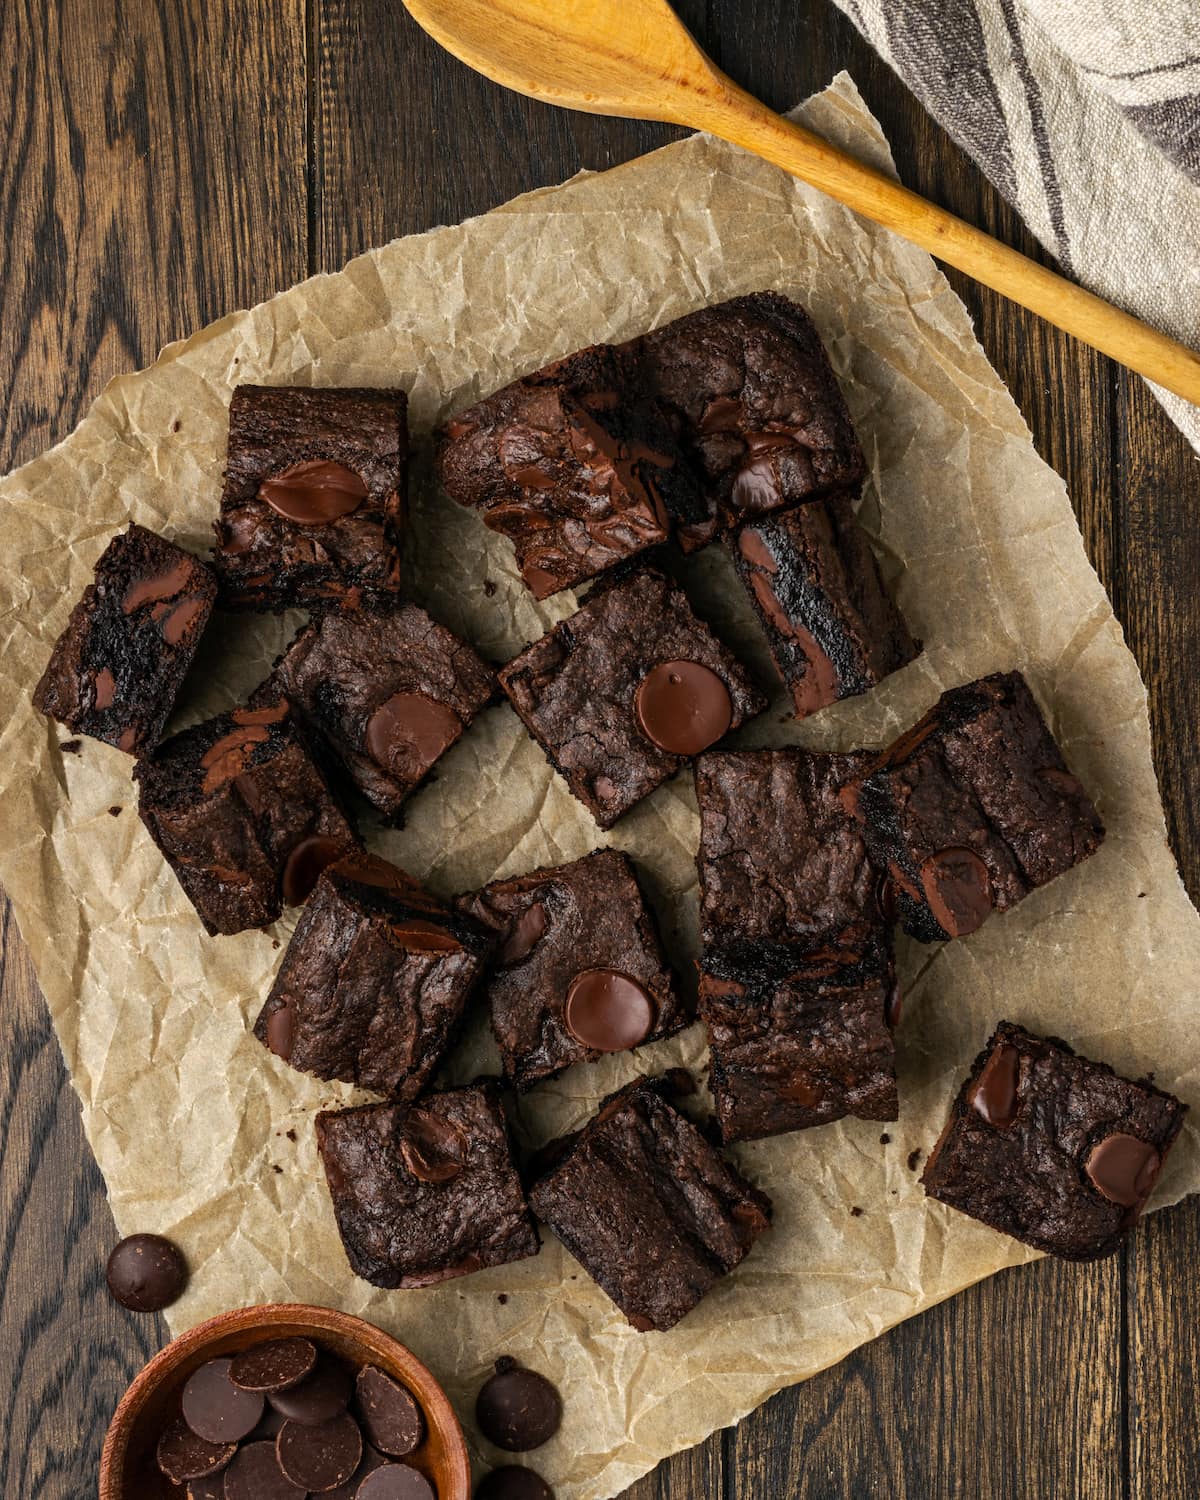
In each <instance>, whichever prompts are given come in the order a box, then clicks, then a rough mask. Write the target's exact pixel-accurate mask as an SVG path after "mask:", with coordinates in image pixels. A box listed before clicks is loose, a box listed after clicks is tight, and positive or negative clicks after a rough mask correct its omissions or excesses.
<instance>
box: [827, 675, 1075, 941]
mask: <svg viewBox="0 0 1200 1500" xmlns="http://www.w3.org/2000/svg"><path fill="white" fill-rule="evenodd" d="M842 796H843V799H844V801H845V803H846V806H847V808H848V809H850V810H851V811H853V812H854V813H855V814H856V815H857V816H858V817H859V818H860V820H861V821H862V825H863V830H864V833H865V835H866V840H867V845H868V847H869V848H870V850H871V853H872V855H873V857H874V858H875V861H876V863H877V864H879V866H880V867H881V868H886V869H887V871H888V873H889V876H890V881H891V885H892V888H893V890H894V892H895V895H896V898H897V902H898V909H899V916H900V920H901V923H902V925H903V927H904V929H905V931H906V932H908V933H910V934H911V935H912V936H913V937H915V938H920V939H921V940H922V941H923V942H927V943H931V942H939V941H941V940H942V939H944V938H952V937H961V936H963V935H964V934H966V933H969V932H974V931H975V930H976V928H978V927H979V926H980V925H981V924H982V923H983V921H984V920H985V918H986V917H988V916H989V915H990V914H991V913H992V912H993V911H1007V910H1008V909H1009V907H1011V906H1015V905H1016V903H1017V902H1018V901H1020V900H1021V898H1022V897H1023V896H1027V895H1028V894H1029V892H1030V891H1031V890H1034V889H1035V888H1036V887H1037V886H1041V885H1045V884H1046V883H1047V882H1048V881H1050V880H1053V879H1054V878H1055V876H1056V875H1061V874H1063V873H1064V872H1065V871H1067V870H1069V869H1071V868H1072V866H1074V865H1077V864H1079V863H1080V862H1081V861H1083V860H1085V859H1087V857H1088V856H1089V855H1090V854H1094V853H1095V851H1096V850H1097V849H1098V848H1099V847H1100V844H1101V842H1102V841H1103V838H1104V827H1103V824H1102V823H1101V822H1100V818H1099V815H1098V814H1097V812H1096V809H1095V808H1094V807H1093V806H1092V802H1091V799H1090V798H1089V797H1088V795H1087V793H1086V792H1085V791H1084V789H1083V787H1082V786H1081V785H1080V783H1079V781H1078V780H1077V778H1076V777H1074V776H1072V775H1071V773H1070V772H1069V771H1068V770H1067V767H1066V765H1065V763H1064V761H1063V758H1062V755H1061V753H1060V751H1059V748H1058V746H1057V745H1056V744H1055V742H1054V739H1053V737H1052V736H1051V734H1050V731H1049V729H1047V727H1046V724H1045V721H1044V720H1043V718H1042V715H1041V711H1040V709H1039V708H1038V706H1037V703H1036V702H1035V701H1034V697H1033V694H1032V693H1031V692H1030V691H1029V686H1028V684H1027V683H1026V681H1025V679H1024V678H1023V677H1022V676H1021V674H1020V673H1019V672H1005V673H995V674H994V675H993V676H991V677H983V678H980V679H979V681H977V682H970V683H967V684H966V685H965V686H963V687H956V688H951V689H950V690H949V691H948V692H945V693H943V694H942V696H941V698H940V699H939V700H938V701H937V703H936V704H935V705H934V706H933V708H931V709H930V711H929V712H928V713H927V714H926V715H925V717H924V718H923V719H922V720H921V721H920V722H919V723H918V724H916V725H914V726H913V728H912V729H910V730H909V731H908V732H907V734H904V735H901V737H900V738H899V739H898V740H897V741H896V743H895V744H894V745H892V746H891V748H890V749H888V750H885V751H884V752H883V754H881V755H879V756H877V757H875V758H874V759H873V760H871V761H870V762H869V763H868V764H867V765H866V766H865V767H864V768H863V769H862V771H861V772H860V773H859V775H858V776H857V778H856V779H855V780H853V781H852V782H850V783H849V784H848V785H847V786H846V788H845V790H844V791H843V793H842Z"/></svg>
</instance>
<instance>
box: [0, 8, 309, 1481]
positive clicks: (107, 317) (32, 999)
mask: <svg viewBox="0 0 1200 1500" xmlns="http://www.w3.org/2000/svg"><path fill="white" fill-rule="evenodd" d="M304 67H305V57H304V32H303V25H302V0H294V3H293V0H286V3H279V0H276V3H273V4H271V5H269V6H268V5H263V6H261V7H260V6H259V5H258V4H257V3H253V0H238V3H236V4H230V5H216V4H208V3H206V0H158V3H151V0H126V3H121V4H118V5H115V6H109V5H94V4H89V3H86V0H9V3H7V4H5V5H2V6H0V79H2V80H3V87H2V88H0V138H2V139H3V140H4V141H5V143H6V149H5V151H4V153H3V154H0V205H3V217H4V223H5V225H6V228H7V231H8V232H7V233H6V234H5V235H3V236H2V237H0V392H3V393H5V394H6V395H7V397H8V399H6V400H4V401H3V402H0V472H2V471H3V470H5V469H7V468H9V467H10V466H11V465H13V464H15V463H18V462H20V461H21V460H23V459H26V458H30V457H32V456H33V455H34V454H35V453H37V452H38V451H40V450H41V449H42V448H44V447H45V446H47V445H48V444H49V443H52V442H54V441H56V440H57V439H59V438H60V437H63V436H64V435H65V434H66V433H67V432H68V431H69V430H70V429H71V428H72V427H73V426H74V425H75V423H76V422H77V421H78V420H79V418H80V417H81V416H82V415H83V413H84V411H85V410H86V408H87V405H88V404H89V402H90V401H91V399H92V398H93V396H95V395H96V394H97V393H98V391H99V390H100V389H101V387H102V386H103V385H104V383H105V382H106V381H107V380H108V379H109V378H110V377H111V376H112V375H114V374H117V373H118V372H121V371H125V370H129V369H132V368H136V367H137V366H138V365H142V364H145V363H147V362H148V361H149V360H151V359H152V358H153V357H154V355H155V354H156V353H157V352H158V349H159V347H160V346H161V345H162V344H163V343H165V342H167V341H168V340H170V339H172V338H177V337H179V336H181V335H183V334H186V333H188V332H190V331H191V330H192V329H194V328H198V327H200V326H202V325H203V324H204V323H206V322H208V321H210V320H211V319H212V318H214V317H216V316H218V315H219V314H220V313H223V312H225V311H227V310H228V309H229V308H230V307H234V306H237V305H238V304H245V303H252V302H256V301H258V300H260V299H261V298H263V297H266V296H269V295H270V294H271V293H272V292H274V291H276V290H278V289H279V288H281V287H285V286H288V285H289V284H290V283H292V282H293V281H295V280H296V279H297V278H298V277H299V276H301V275H303V274H304V271H305V267H306V224H305V214H304V207H303V205H304V201H305V196H304V195H305V174H304V162H305V153H304V134H305V100H304V88H303V83H304ZM264 98H269V99H270V100H271V108H270V109H269V110H266V111H264V110H262V109H261V107H260V105H261V101H262V100H263V99H264ZM0 994H2V997H3V999H2V1005H3V1012H4V1016H5V1045H4V1050H3V1054H2V1055H0V1493H3V1494H4V1495H12V1496H17V1495H20V1496H23V1497H26V1500H79V1497H81V1496H85V1495H90V1494H93V1493H94V1491H95V1483H96V1472H97V1469H98V1465H99V1452H100V1444H101V1441H102V1439H103V1436H104V1431H105V1428H106V1427H107V1425H108V1420H109V1418H110V1416H111V1415H112V1410H113V1407H114V1406H115V1405H116V1402H117V1400H118V1398H119V1397H120V1395H121V1392H122V1391H123V1390H124V1388H125V1386H126V1385H127V1384H128V1382H129V1380H130V1379H131V1378H132V1376H133V1375H134V1374H135V1373H136V1371H137V1369H138V1368H139V1367H140V1366H141V1365H142V1364H143V1363H144V1362H145V1361H146V1359H147V1358H149V1356H150V1355H151V1354H152V1353H153V1352H154V1350H155V1349H156V1348H157V1347H158V1345H159V1344H160V1343H161V1342H162V1340H163V1337H164V1332H165V1329H164V1325H163V1324H162V1323H161V1320H159V1319H157V1318H138V1317H136V1316H134V1315H132V1314H126V1313H123V1312H122V1311H121V1310H120V1309H119V1308H118V1307H117V1306H116V1305H115V1304H114V1303H112V1301H111V1300H110V1299H109V1298H108V1296H107V1295H106V1293H105V1292H104V1289H103V1269H104V1260H105V1258H106V1256H107V1254H108V1250H109V1248H110V1247H111V1244H112V1242H113V1239H114V1231H113V1225H112V1219H111V1216H110V1214H109V1211H108V1207H107V1205H106V1203H105V1200H104V1187H103V1183H102V1181H101V1179H100V1175H99V1173H98V1171H97V1170H96V1166H95V1163H94V1161H93V1160H92V1157H91V1154H90V1152H89V1151H88V1149H87V1145H86V1143H85V1141H84V1139H83V1133H82V1130H81V1128H80V1122H79V1107H78V1104H77V1102H76V1100H75V1096H74V1095H73V1093H72V1092H71V1090H70V1087H69V1084H68V1082H67V1079H66V1075H65V1073H64V1070H63V1066H62V1059H61V1057H60V1054H59V1051H58V1044H57V1042H56V1041H55V1039H54V1035H53V1032H52V1030H51V1026H50V1021H49V1017H48V1015H47V1012H46V1007H45V1003H44V1001H43V1000H42V997H41V995H40V993H39V991H38V987H37V983H36V980H35V978H34V976H33V973H32V970H31V968H30V966H29V962H28V958H27V955H26V953H25V950H24V947H23V945H22V944H21V942H20V940H19V938H18V936H17V933H16V927H15V924H14V923H13V921H12V919H11V913H10V912H9V911H8V909H7V906H6V907H5V910H4V916H3V925H2V927H0Z"/></svg>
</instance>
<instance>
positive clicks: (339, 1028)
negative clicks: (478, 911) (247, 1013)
mask: <svg viewBox="0 0 1200 1500" xmlns="http://www.w3.org/2000/svg"><path fill="white" fill-rule="evenodd" d="M490 948H491V937H490V935H489V934H488V933H487V932H485V931H484V930H483V929H482V928H480V927H478V926H477V925H476V924H475V923H474V922H472V921H471V920H470V919H469V918H468V917H465V916H462V915H459V914H457V913H454V912H451V911H448V910H447V909H446V908H445V907H444V906H442V905H441V904H440V903H439V902H438V901H436V900H435V899H434V898H433V897H432V896H430V895H428V894H427V893H426V892H425V891H423V890H422V889H421V887H420V886H419V885H418V884H417V883H416V881H414V880H413V879H412V878H411V877H410V876H408V875H406V874H405V873H404V871H403V870H399V869H397V868H396V866H395V865H391V864H388V863H387V862H386V861H385V860H382V859H377V858H375V857H374V856H373V855H369V854H353V855H351V856H349V858H346V859H342V860H339V861H338V863H337V864H334V865H330V866H329V867H328V868H327V869H325V870H324V871H323V872H322V874H321V876H320V878H319V879H318V881H317V883H316V886H315V887H314V889H313V893H312V895H311V896H310V897H309V898H308V901H307V902H306V903H305V907H304V911H303V912H302V913H301V916H300V920H299V922H298V923H297V924H296V930H295V932H294V933H293V934H292V940H291V942H290V943H289V944H288V946H287V951H286V952H285V953H284V955H283V962H282V964H281V965H280V967H279V972H278V974H277V975H276V978H275V983H274V985H272V987H271V993H270V995H269V996H268V997H267V1001H266V1004H265V1005H264V1006H263V1008H262V1011H261V1012H260V1013H259V1017H258V1020H257V1021H256V1022H255V1024H254V1034H255V1036H256V1037H258V1039H259V1041H260V1042H262V1044H263V1046H265V1047H269V1048H270V1050H271V1051H272V1052H274V1053H275V1055H276V1056H277V1057H281V1058H283V1060H284V1062H288V1063H290V1064H291V1065H292V1067H293V1068H298V1069H299V1070H300V1071H301V1072H302V1073H314V1074H315V1075H316V1076H317V1077H318V1078H332V1079H338V1080H340V1081H341V1082H343V1083H357V1084H358V1085H359V1086H360V1087H362V1088H366V1089H374V1090H375V1092H376V1093H380V1094H390V1095H392V1096H393V1097H395V1098H397V1099H399V1100H401V1101H407V1100H409V1099H415V1098H416V1096H417V1095H418V1094H419V1093H420V1092H421V1091H422V1089H424V1088H425V1087H426V1086H427V1085H428V1083H429V1081H430V1079H431V1078H432V1076H433V1073H434V1071H435V1069H436V1068H437V1067H438V1064H439V1063H440V1062H441V1060H442V1058H443V1057H444V1056H445V1055H446V1051H447V1049H448V1047H449V1046H450V1043H451V1042H452V1040H453V1039H454V1037H455V1035H456V1033H457V1031H458V1028H459V1024H460V1022H461V1020H462V1016H463V1010H464V1008H465V1006H466V1002H467V996H468V995H469V994H470V992H471V990H472V988H473V986H474V985H475V982H476V980H477V979H478V978H479V976H480V974H481V973H482V971H483V964H484V959H485V957H486V955H487V953H488V951H489V950H490Z"/></svg>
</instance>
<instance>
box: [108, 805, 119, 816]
mask: <svg viewBox="0 0 1200 1500" xmlns="http://www.w3.org/2000/svg"><path fill="white" fill-rule="evenodd" d="M108 815H109V817H110V818H119V817H120V816H121V809H120V808H119V807H118V806H117V805H116V803H113V805H112V807H110V808H109V810H108Z"/></svg>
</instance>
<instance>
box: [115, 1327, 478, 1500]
mask: <svg viewBox="0 0 1200 1500" xmlns="http://www.w3.org/2000/svg"><path fill="white" fill-rule="evenodd" d="M305 1345H307V1346H308V1347H307V1348H305ZM309 1350H311V1356H310V1354H309ZM310 1358H311V1364H310V1366H309V1369H308V1371H307V1373H305V1374H303V1375H301V1376H299V1377H298V1378H296V1372H297V1371H298V1370H299V1369H301V1368H302V1366H303V1364H304V1362H305V1361H306V1360H308V1359H310ZM235 1377H236V1378H235ZM239 1378H240V1379H241V1380H243V1381H245V1382H246V1383H247V1384H254V1383H257V1384H260V1385H261V1384H264V1383H265V1382H266V1381H268V1380H275V1379H288V1378H293V1383H292V1384H291V1385H289V1386H287V1387H283V1386H277V1387H276V1388H274V1389H267V1390H261V1389H260V1390H253V1389H247V1388H245V1387H244V1386H241V1385H239V1383H238V1379H239ZM363 1392H366V1393H367V1397H369V1398H370V1399H364V1396H363V1394H362V1393H363ZM289 1398H290V1399H289ZM283 1406H287V1407H289V1408H290V1412H289V1411H284V1410H282V1409H281V1407H283ZM368 1412H369V1416H368V1415H367V1413H368ZM197 1413H199V1415H197ZM401 1415H403V1416H404V1418H405V1421H406V1423H407V1425H406V1426H405V1424H404V1422H402V1421H401V1420H400V1418H401ZM191 1421H197V1422H199V1425H201V1426H203V1427H204V1428H205V1430H206V1431H208V1432H218V1433H219V1434H220V1436H219V1439H218V1440H213V1439H211V1438H206V1437H204V1436H203V1435H201V1434H199V1433H197V1432H196V1431H195V1430H194V1427H193V1426H191V1425H189V1422H191ZM369 1421H370V1422H371V1424H372V1425H370V1426H369V1425H368V1422H369ZM401 1426H405V1430H404V1432H403V1434H402V1433H401V1431H400V1428H401ZM235 1433H236V1434H237V1435H236V1436H235V1435H234V1434H235ZM379 1436H382V1437H383V1438H384V1440H386V1441H389V1442H393V1443H395V1445H396V1446H400V1444H401V1443H402V1442H403V1441H410V1440H411V1443H412V1446H411V1447H410V1448H409V1449H408V1451H407V1452H406V1453H405V1454H404V1456H403V1459H400V1458H398V1457H395V1456H393V1455H388V1454H384V1453H381V1452H380V1451H379V1449H378V1447H377V1445H376V1441H375V1439H376V1438H377V1437H379ZM393 1469H396V1470H402V1471H403V1472H402V1473H399V1474H390V1473H389V1471H391V1470H393ZM376 1473H382V1474H385V1475H387V1477H386V1478H385V1479H384V1480H382V1481H381V1482H380V1484H379V1485H378V1486H377V1490H373V1491H371V1492H370V1494H371V1495H374V1497H375V1500H389V1497H391V1496H393V1495H394V1496H401V1497H403V1500H469V1496H470V1468H469V1464H468V1460H467V1450H466V1444H465V1442H464V1439H463V1435H462V1430H461V1428H460V1427H459V1424H458V1421H457V1419H456V1417H455V1415H454V1412H453V1410H452V1408H451V1406H450V1403H449V1401H448V1399H447V1397H446V1395H445V1393H444V1392H443V1391H442V1389H441V1387H440V1386H439V1385H438V1384H437V1382H436V1381H435V1379H434V1377H433V1376H432V1374H431V1373H430V1372H429V1370H427V1369H426V1368H425V1366H424V1365H423V1364H421V1362H420V1361H419V1360H418V1359H417V1358H416V1356H415V1355H413V1354H412V1353H411V1352H410V1351H409V1350H408V1349H406V1348H405V1347H404V1345H402V1344H400V1343H398V1342H397V1341H396V1340H395V1339H393V1338H391V1337H390V1336H389V1335H388V1334H386V1333H384V1332H382V1330H380V1329H378V1328H375V1327H373V1326H372V1325H371V1324H369V1323H364V1322H362V1321H361V1320H360V1319H358V1318H352V1317H349V1316H348V1315H347V1314H345V1313H341V1312H338V1311H336V1310H334V1309H330V1308H320V1307H308V1306H302V1305H293V1304H277V1305H270V1306H265V1307H251V1308H244V1309H241V1310H239V1311H237V1312H230V1313H224V1314H222V1315H221V1316H220V1317H217V1318H212V1319H210V1320H209V1321H208V1322H207V1323H202V1324H200V1325H199V1326H198V1327H196V1328H193V1329H191V1330H190V1331H189V1332H187V1333H185V1334H182V1335H181V1336H180V1337H179V1338H177V1339H175V1340H174V1341H173V1342H172V1343H170V1344H168V1345H167V1347H166V1348H165V1349H163V1350H162V1351H161V1352H160V1353H159V1354H158V1355H157V1356H156V1357H155V1358H154V1359H153V1360H151V1362H150V1363H149V1364H148V1365H147V1366H146V1368H145V1369H144V1370H143V1371H142V1372H141V1374H140V1375H139V1376H138V1377H137V1379H136V1380H135V1381H134V1382H133V1384H132V1385H131V1386H130V1387H129V1389H128V1391H126V1393H125V1396H124V1397H123V1399H122V1401H121V1404H120V1405H119V1406H118V1408H117V1412H116V1415H115V1416H114V1417H113V1420H112V1424H111V1426H110V1427H109V1431H108V1436H107V1437H106V1439H105V1443H104V1451H103V1454H102V1457H101V1462H100V1490H99V1500H168V1497H171V1500H175V1497H180V1500H182V1496H183V1495H184V1494H186V1495H187V1497H188V1500H298V1497H301V1496H303V1495H305V1494H308V1493H313V1494H322V1495H329V1496H331V1497H333V1500H353V1497H357V1496H359V1495H360V1494H363V1493H364V1486H365V1481H366V1480H367V1479H368V1477H372V1476H374V1475H375V1474H376ZM389 1486H390V1487H389ZM184 1487H186V1489H185V1488H184ZM367 1500H370V1496H368V1497H367Z"/></svg>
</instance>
